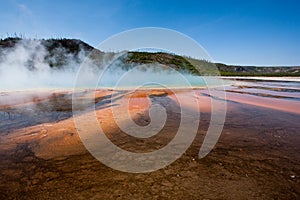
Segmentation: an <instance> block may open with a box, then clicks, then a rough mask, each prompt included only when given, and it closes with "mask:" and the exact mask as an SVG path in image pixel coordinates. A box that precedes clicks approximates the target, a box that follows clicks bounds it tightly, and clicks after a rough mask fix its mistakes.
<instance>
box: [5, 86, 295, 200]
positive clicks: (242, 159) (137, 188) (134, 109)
mask: <svg viewBox="0 0 300 200" xmlns="http://www.w3.org/2000/svg"><path fill="white" fill-rule="evenodd" d="M255 84H256V83H255ZM255 84H254V86H253V85H252V87H251V88H246V87H240V86H241V84H240V85H239V86H231V87H230V88H227V90H228V91H229V92H228V99H229V101H228V102H227V116H226V121H225V125H224V129H223V131H222V135H221V137H220V139H219V141H218V143H217V145H216V146H215V148H214V149H213V151H212V152H211V153H210V154H209V155H208V156H206V157H205V158H203V159H199V158H198V153H199V148H200V146H201V143H202V141H203V138H204V136H205V133H206V130H207V128H208V124H209V120H210V108H209V96H208V95H207V91H206V90H196V93H197V95H198V96H197V98H198V99H199V104H200V110H201V121H200V126H199V129H198V132H197V135H196V139H195V140H194V142H193V144H192V145H191V146H190V148H189V149H188V150H187V151H186V153H185V154H184V155H183V156H182V157H181V158H179V159H178V160H176V161H175V162H174V163H172V164H171V165H169V166H167V167H165V168H163V169H160V170H158V171H154V172H150V173H142V174H133V173H125V172H120V171H116V170H114V169H111V168H109V167H107V166H105V165H103V164H102V163H100V162H99V161H98V160H96V159H95V158H94V157H93V156H92V155H91V154H90V153H89V152H88V151H87V150H86V149H85V147H84V145H83V144H82V142H81V140H80V138H79V136H78V133H77V131H76V129H75V126H74V121H73V119H72V117H71V116H72V115H71V114H70V113H71V107H70V95H69V94H67V93H62V92H58V93H56V94H55V95H53V94H52V95H50V96H49V95H48V96H47V95H39V96H37V97H35V98H34V99H29V100H26V101H25V100H23V101H22V102H13V103H12V105H9V106H8V105H6V104H4V103H3V102H2V107H1V113H0V114H1V117H2V118H1V126H0V199H299V198H300V179H299V176H300V155H299V152H300V134H299V130H300V123H299V119H300V114H299V107H300V103H299V100H298V99H297V98H298V96H299V91H292V90H289V91H287V90H282V91H278V90H277V91H274V90H272V89H270V87H268V88H267V89H266V88H258V87H261V85H260V86H258V85H257V84H256V85H255ZM247 85H248V86H249V84H247ZM253 88H254V89H255V91H253ZM272 88H274V87H273V86H272ZM277 88H281V89H282V88H283V86H280V87H279V86H277ZM263 90H267V92H264V94H265V95H263V96H262V95H259V94H261V93H262V91H263ZM185 92H186V91H185ZM274 92H275V93H276V94H274ZM289 92H290V93H289ZM112 93H114V94H116V96H115V98H114V99H113V102H110V101H108V97H109V96H110V95H111V94H112ZM277 93H279V94H280V95H279V94H277ZM6 95H7V94H6ZM10 95H12V96H13V95H14V94H10ZM274 95H275V96H274ZM297 95H298V96H297ZM96 96H97V98H96V108H97V112H96V113H97V118H98V120H99V121H100V123H101V124H102V126H103V128H104V129H105V131H106V132H105V133H106V135H107V136H108V138H110V139H111V141H113V142H114V143H115V144H117V145H118V146H119V147H122V148H123V149H126V150H129V151H136V152H139V151H148V150H156V149H159V148H161V147H162V146H164V145H166V144H167V143H168V142H169V141H170V140H172V138H173V137H174V132H176V130H177V128H178V122H179V121H180V114H179V112H178V105H177V104H176V102H175V101H174V100H173V99H172V95H171V94H170V93H169V92H168V91H157V90H156V91H154V90H153V91H150V92H149V91H138V92H135V93H130V92H128V91H127V92H126V91H121V92H120V91H119V92H115V91H108V90H106V91H99V92H98V93H97V95H96ZM282 96H289V97H294V98H288V99H286V98H284V97H282ZM126 98H132V102H131V106H130V114H131V116H132V118H133V119H134V121H135V122H136V123H137V124H139V125H147V123H149V115H148V112H147V111H148V108H149V105H150V104H151V103H153V102H155V103H159V104H161V105H163V106H164V107H165V108H166V109H167V113H168V120H167V123H166V126H165V127H164V129H163V130H162V132H160V133H159V135H158V136H155V137H153V138H150V141H148V140H147V139H136V138H132V137H128V136H127V135H126V134H125V133H123V132H122V131H121V130H120V129H119V128H118V127H117V125H116V123H115V122H114V121H113V120H112V119H113V118H112V116H111V112H110V108H111V106H114V107H115V108H116V109H121V108H122V105H123V104H122V101H123V100H124V99H126ZM2 99H4V97H2ZM23 99H24V98H23ZM32 102H33V103H32ZM274 102H275V104H276V105H277V104H278V102H279V104H278V105H281V106H279V107H276V106H272V104H274ZM276 102H277V103H276ZM33 105H34V106H33ZM51 105H54V106H51ZM290 105H293V106H294V110H293V109H291V107H290ZM297 106H298V107H297ZM119 117H120V118H122V115H120V116H119ZM117 159H118V158H117Z"/></svg>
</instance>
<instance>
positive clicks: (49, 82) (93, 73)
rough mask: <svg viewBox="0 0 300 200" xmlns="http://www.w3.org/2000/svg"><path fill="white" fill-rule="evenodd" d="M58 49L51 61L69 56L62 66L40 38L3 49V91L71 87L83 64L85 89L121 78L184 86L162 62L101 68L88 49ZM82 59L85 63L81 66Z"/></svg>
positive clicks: (125, 82) (194, 79)
mask: <svg viewBox="0 0 300 200" xmlns="http://www.w3.org/2000/svg"><path fill="white" fill-rule="evenodd" d="M1 50H2V49H1ZM55 52H56V54H57V55H58V56H54V57H51V59H52V60H53V59H59V55H64V57H65V58H66V59H67V61H66V62H65V63H66V64H65V65H63V66H62V67H59V68H57V67H53V66H52V67H51V66H50V65H49V62H48V61H46V59H45V58H46V57H47V56H48V57H49V52H48V51H47V50H46V48H45V46H44V45H42V44H41V42H40V41H39V40H20V41H19V42H18V43H17V44H16V45H15V46H14V47H13V48H7V49H3V50H2V51H1V57H0V80H1V82H0V90H1V91H14V90H31V89H38V88H40V89H64V88H72V87H73V86H74V81H75V80H76V77H77V73H78V70H79V68H80V67H83V68H84V69H82V70H81V71H80V73H81V75H80V77H81V80H80V85H79V86H80V87H84V88H95V87H98V88H102V87H103V88H114V87H115V86H116V85H118V83H120V79H122V81H121V84H119V87H136V86H142V85H144V87H150V86H151V87H161V86H167V87H180V86H182V82H180V81H178V78H177V77H178V74H179V73H178V72H176V71H175V70H173V69H172V68H168V67H167V68H166V66H163V65H160V64H143V65H138V66H136V67H133V68H132V69H131V70H128V69H127V70H125V69H124V68H122V67H120V65H122V63H121V64H120V63H119V62H118V63H114V64H113V65H111V66H109V68H108V69H106V70H103V69H105V67H106V65H107V64H108V63H105V62H103V63H102V66H100V67H99V65H96V64H95V63H94V62H93V61H91V60H89V58H87V55H88V53H89V52H86V51H84V50H81V51H80V52H79V53H78V55H77V56H76V57H74V55H72V54H70V53H69V54H68V53H66V52H65V50H64V49H63V48H57V49H56V51H55ZM104 60H105V59H104ZM83 61H84V65H83V66H81V64H82V62H83ZM54 62H57V61H55V60H54ZM124 74H126V76H124ZM180 76H184V78H185V79H187V80H188V81H189V82H190V84H191V85H194V86H203V85H205V84H204V81H203V79H202V78H201V77H198V76H194V75H191V74H188V73H183V74H180ZM82 77H83V78H82ZM95 83H98V85H95Z"/></svg>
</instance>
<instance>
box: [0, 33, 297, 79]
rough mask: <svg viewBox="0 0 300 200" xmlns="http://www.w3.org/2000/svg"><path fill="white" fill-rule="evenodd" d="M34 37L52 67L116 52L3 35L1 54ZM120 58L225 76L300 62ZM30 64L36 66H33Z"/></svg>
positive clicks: (267, 72) (285, 71)
mask: <svg viewBox="0 0 300 200" xmlns="http://www.w3.org/2000/svg"><path fill="white" fill-rule="evenodd" d="M32 41H33V42H39V43H40V44H41V45H42V46H43V47H44V48H45V50H46V51H47V54H46V55H45V57H44V60H45V62H47V63H48V64H49V66H50V67H52V68H63V67H64V66H66V65H67V64H68V60H69V59H70V56H71V57H72V59H73V60H74V62H78V63H80V62H82V58H81V57H80V56H87V55H89V56H90V58H92V59H93V60H95V62H97V60H101V59H103V56H104V55H110V56H112V55H114V53H112V52H105V53H104V52H102V51H100V50H98V49H95V48H94V47H92V46H91V45H89V44H87V43H85V42H83V41H81V40H79V39H66V38H62V39H22V38H18V37H9V38H5V39H0V56H1V55H3V54H4V53H5V52H6V51H7V50H10V49H13V48H14V47H15V46H16V45H17V44H19V43H22V42H25V43H26V42H32ZM90 53H92V54H90ZM80 54H82V55H80ZM0 61H1V60H0ZM121 61H122V62H123V63H124V66H126V67H127V68H128V66H134V65H138V64H152V63H159V64H162V65H166V66H168V67H171V68H173V69H175V70H178V71H184V72H187V73H191V74H196V75H217V74H221V75H222V76H294V77H295V76H300V66H295V67H290V66H289V67H285V66H282V67H261V66H260V67H256V66H239V65H226V64H223V63H211V62H208V61H205V60H197V59H193V58H189V57H184V56H179V55H174V54H169V53H165V52H156V53H154V52H128V54H127V56H126V57H123V58H121ZM128 64H130V65H128ZM29 65H30V62H29ZM30 67H32V68H34V66H30ZM121 67H123V66H121ZM126 67H125V68H126Z"/></svg>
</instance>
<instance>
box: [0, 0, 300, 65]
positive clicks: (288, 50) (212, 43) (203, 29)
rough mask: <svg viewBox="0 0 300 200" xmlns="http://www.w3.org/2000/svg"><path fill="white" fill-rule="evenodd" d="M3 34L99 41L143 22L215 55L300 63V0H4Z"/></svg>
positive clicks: (0, 10) (0, 13) (235, 60)
mask: <svg viewBox="0 0 300 200" xmlns="http://www.w3.org/2000/svg"><path fill="white" fill-rule="evenodd" d="M0 5H1V7H0V19H1V23H0V37H2V38H3V37H6V36H7V34H9V35H13V34H14V33H17V34H23V35H25V36H26V37H33V38H35V37H37V38H49V37H54V38H56V37H59V38H61V37H67V38H79V39H81V40H83V41H85V42H87V43H89V44H91V45H93V46H97V45H98V44H99V43H100V42H101V41H103V40H104V39H106V38H107V37H109V36H111V35H113V34H117V33H119V32H121V31H125V30H128V29H133V28H139V27H149V26H150V27H163V28H170V29H174V30H176V31H179V32H182V33H184V34H186V35H188V36H190V37H191V38H193V39H195V40H196V41H197V42H198V43H199V44H201V45H202V46H203V47H204V48H205V49H206V51H207V52H208V53H209V54H210V56H211V57H212V59H213V60H215V61H219V62H224V63H227V64H242V65H300V11H299V10H300V1H297V0H294V1H292V0H284V1H277V0H273V1H267V0H265V1H264V0H261V1H256V0H252V1H250V0H249V1H243V0H240V1H232V0H227V1H226V0H224V1H213V0H212V1H209V0H207V1H200V0H199V1H197V0H194V1H187V0H186V1H175V0H173V1H163V0H161V1H156V0H151V1H138V0H134V1H129V0H122V1H121V0H108V1H97V0H94V1H93V0H86V1H79V0H78V1H74V0H65V1H63V0H62V1H46V0H44V1H42V0H28V1H21V0H2V1H1V4H0Z"/></svg>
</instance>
